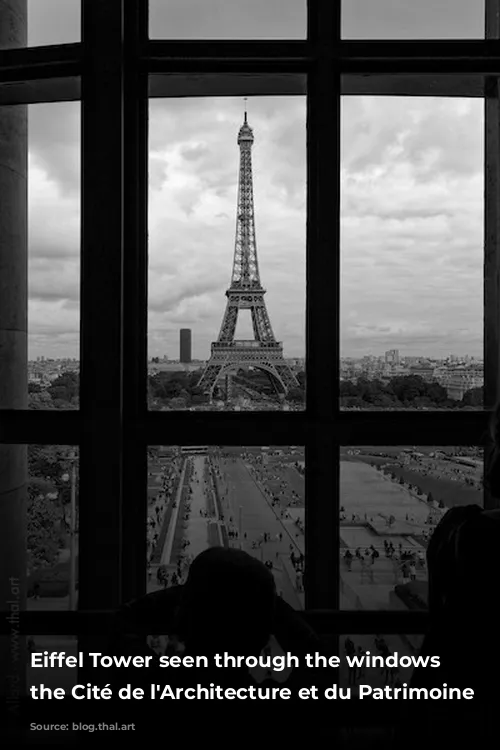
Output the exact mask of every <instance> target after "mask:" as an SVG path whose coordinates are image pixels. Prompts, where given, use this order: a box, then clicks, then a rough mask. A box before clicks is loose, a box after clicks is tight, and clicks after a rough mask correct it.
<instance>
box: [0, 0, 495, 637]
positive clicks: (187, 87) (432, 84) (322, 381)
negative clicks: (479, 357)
mask: <svg viewBox="0 0 500 750" xmlns="http://www.w3.org/2000/svg"><path fill="white" fill-rule="evenodd" d="M147 5H148V3H147V2H143V0H126V1H125V0H85V2H82V42H81V43H79V44H70V45H58V46H53V47H43V48H26V49H16V50H8V51H5V52H0V104H18V103H33V102H41V101H44V102H46V101H61V100H65V101H71V100H73V101H76V100H78V99H79V98H80V97H81V103H82V105H81V106H82V198H81V199H82V247H81V344H80V376H81V381H80V382H81V395H80V410H79V412H43V411H33V412H29V411H25V412H20V411H2V412H0V442H2V443H45V444H66V445H78V446H79V448H80V477H81V479H80V497H81V498H82V503H81V505H80V571H79V576H80V581H79V586H80V610H79V611H78V612H76V613H73V612H26V613H22V616H21V631H22V632H24V633H30V632H31V633H49V632H50V633H51V634H57V633H61V634H62V633H70V632H71V633H81V632H86V633H91V632H94V633H95V634H97V633H98V632H101V633H102V632H103V629H102V628H103V625H104V623H105V622H106V621H107V619H106V618H108V617H109V611H110V610H112V609H114V608H115V607H116V606H117V605H118V604H119V603H120V602H121V601H122V600H126V599H128V598H131V597H133V596H136V595H139V594H141V593H144V592H145V585H146V581H145V575H144V571H145V559H146V554H145V552H146V538H145V534H144V533H143V531H142V529H143V526H144V524H143V519H144V518H145V517H146V511H147V455H146V451H147V447H148V445H155V444H167V443H168V442H169V436H171V438H170V442H171V443H172V444H194V443H197V444H198V443H205V444H226V445H240V444H241V435H242V434H244V435H245V442H246V444H248V445H252V444H254V445H255V444H257V445H259V444H264V443H266V444H269V443H270V442H271V443H274V444H288V443H293V444H297V445H304V446H305V450H306V472H307V475H306V509H305V514H306V555H307V565H308V579H307V589H306V609H307V610H308V613H307V616H308V617H310V618H312V621H314V622H316V623H317V624H318V628H319V630H320V632H331V633H333V632H337V633H338V632H351V633H358V632H359V633H374V632H386V633H391V632H392V633H394V632H423V630H424V629H425V626H426V624H427V615H426V613H412V612H408V613H406V612H404V613H399V612H398V613H396V612H375V611H374V612H369V611H365V612H345V611H340V612H339V611H338V604H339V555H338V549H339V546H338V543H339V506H340V501H339V447H340V446H342V445H362V444H364V445H366V444H373V445H377V444H378V445H384V444H393V445H399V444H403V445H404V444H421V445H430V444H436V443H437V444H442V445H451V444H453V445H471V444H477V445H484V446H485V447H486V449H487V451H488V450H489V449H490V448H489V444H488V439H489V438H488V421H489V410H490V409H491V407H492V406H493V405H494V403H496V401H497V399H498V396H499V387H498V384H499V359H500V330H499V329H500V324H499V321H500V313H499V312H498V308H499V307H500V280H499V279H500V273H499V265H500V252H499V238H500V208H499V206H500V201H499V198H500V166H499V165H500V104H499V102H500V96H499V91H498V77H499V76H500V41H499V39H500V30H499V27H500V24H499V16H500V11H499V6H500V0H486V33H487V38H486V39H485V40H484V41H483V40H479V41H476V40H474V41H469V40H466V41H452V42H449V41H432V42H429V41H415V42H413V41H412V42H406V41H405V42H387V41H384V42H371V41H368V42H365V41H363V42H356V41H342V40H341V38H340V28H341V27H340V2H338V3H332V2H331V0H308V13H307V18H308V35H307V39H306V40H304V41H295V40H294V41H290V42H287V41H284V42H282V41H238V42H237V43H236V42H226V41H168V40H161V41H158V40H153V41H151V40H149V39H148V8H147ZM200 72H201V74H200ZM196 74H200V75H199V76H197V75H196ZM446 74H447V75H446ZM304 76H306V77H307V118H308V121H307V180H308V196H307V250H306V277H307V281H306V292H307V300H306V308H307V309H306V321H307V323H306V324H307V351H306V362H307V384H308V394H307V404H306V409H305V411H304V412H302V413H300V412H293V413H272V414H265V413H245V414H241V413H237V414H235V413H210V412H207V413H204V414H203V416H200V415H199V414H196V413H190V412H187V413H166V412H149V411H148V409H147V401H146V394H147V388H146V383H147V185H148V180H147V159H148V152H147V147H148V134H147V117H148V97H149V95H150V86H151V81H153V82H154V85H155V87H156V88H155V94H154V95H162V92H164V93H166V94H167V95H171V96H172V95H174V94H173V93H172V92H173V91H174V88H173V86H174V84H175V86H177V87H178V88H177V90H179V87H180V90H181V91H189V95H190V96H197V95H199V96H201V95H203V96H210V95H221V94H220V93H214V92H221V91H222V94H225V95H227V96H229V95H241V94H242V92H243V91H245V90H248V87H249V84H251V86H253V87H254V88H255V90H256V91H260V92H264V93H273V94H275V95H276V94H279V93H280V92H281V93H283V92H284V93H285V94H288V93H289V92H290V90H295V88H296V89H297V93H302V94H303V80H304ZM251 86H250V88H251ZM245 87H247V88H246V89H245ZM301 87H302V88H301ZM391 91H392V93H393V94H394V93H396V94H397V95H434V96H437V95H440V96H442V95H445V94H446V92H448V93H449V95H452V96H483V97H484V98H485V102H486V104H485V129H486V131H485V132H486V154H485V158H486V172H485V189H486V200H485V284H484V291H485V314H484V357H485V388H484V391H485V404H484V407H485V408H484V411H473V412H472V411H471V412H464V413H454V412H450V413H446V412H423V413H422V412H390V413H384V412H377V413H373V412H353V413H349V412H345V411H341V410H340V409H339V377H338V373H339V363H340V350H339V336H338V331H339V322H340V96H341V95H352V94H361V93H362V94H371V95H387V94H388V93H390V92H391ZM426 92H427V93H426ZM332 175H335V176H336V177H335V178H332ZM96 248H98V250H97V249H96ZM103 321H106V325H103ZM336 332H337V335H336ZM103 380H105V381H107V382H109V383H112V384H113V386H112V387H111V388H109V389H107V390H106V391H105V392H104V393H103V388H102V383H103ZM271 435H272V438H271V437H270V436H271ZM325 435H326V437H325ZM103 456H106V461H107V467H109V468H108V471H107V474H106V475H105V474H104V472H103V471H102V468H101V467H102V463H101V460H102V457H103ZM332 456H334V457H335V460H334V461H332ZM326 499H327V501H326ZM485 506H486V507H497V506H498V501H497V500H496V499H494V498H492V497H490V496H489V495H488V494H486V493H485ZM100 526H102V527H103V528H106V529H107V534H106V536H104V535H103V533H102V531H101V530H100V528H99V527H100ZM142 537H143V538H142ZM125 551H126V554H125ZM1 622H2V632H4V630H6V622H5V618H4V617H2V619H1Z"/></svg>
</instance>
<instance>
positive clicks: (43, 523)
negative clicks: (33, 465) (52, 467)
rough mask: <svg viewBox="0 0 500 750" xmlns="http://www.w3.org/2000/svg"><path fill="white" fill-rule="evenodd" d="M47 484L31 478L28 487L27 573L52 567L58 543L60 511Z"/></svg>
mask: <svg viewBox="0 0 500 750" xmlns="http://www.w3.org/2000/svg"><path fill="white" fill-rule="evenodd" d="M52 492H54V486H53V484H52V483H51V482H47V481H46V480H43V479H39V478H32V479H30V481H29V483H28V507H27V511H28V529H27V537H28V539H27V542H28V566H29V569H30V570H36V569H37V568H40V567H43V566H47V565H53V564H54V563H56V562H57V560H58V558H59V549H60V547H61V543H62V533H61V511H60V508H59V507H58V504H57V500H53V499H51V498H50V497H48V495H49V494H50V493H52Z"/></svg>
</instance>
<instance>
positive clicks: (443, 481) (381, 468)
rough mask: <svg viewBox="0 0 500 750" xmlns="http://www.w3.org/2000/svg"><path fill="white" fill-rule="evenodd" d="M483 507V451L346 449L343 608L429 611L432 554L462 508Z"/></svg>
mask: <svg viewBox="0 0 500 750" xmlns="http://www.w3.org/2000/svg"><path fill="white" fill-rule="evenodd" d="M469 504H477V505H481V506H482V505H483V449H482V448H476V447H470V448H463V447H450V446H447V447H442V446H438V447H437V446H431V447H429V446H425V447H424V446H391V447H387V446H384V447H379V446H378V447H374V446H372V447H370V446H357V447H343V448H342V449H341V454H340V505H341V507H340V545H341V548H340V592H341V601H340V604H341V608H343V609H359V610H362V609H389V610H390V609H398V610H399V609H412V610H414V609H427V603H428V574H427V565H426V549H427V544H428V542H429V539H430V538H431V536H432V534H433V532H434V530H435V528H436V525H437V523H438V522H439V520H440V519H441V518H442V516H443V515H444V514H445V513H446V511H447V510H448V508H451V507H453V506H455V505H469Z"/></svg>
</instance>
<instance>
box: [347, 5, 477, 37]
mask: <svg viewBox="0 0 500 750" xmlns="http://www.w3.org/2000/svg"><path fill="white" fill-rule="evenodd" d="M484 14H485V7H484V0H474V2H470V0H439V2H436V0H420V1H419V2H418V3H416V2H414V0H342V38H343V39H483V38H484V33H485V25H484Z"/></svg>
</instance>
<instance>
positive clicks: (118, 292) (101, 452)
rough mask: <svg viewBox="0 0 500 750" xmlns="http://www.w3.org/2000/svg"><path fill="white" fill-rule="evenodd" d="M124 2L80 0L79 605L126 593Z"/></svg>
mask: <svg viewBox="0 0 500 750" xmlns="http://www.w3.org/2000/svg"><path fill="white" fill-rule="evenodd" d="M122 27H123V2H120V1H119V0H117V1H116V2H112V3H109V2H106V3H104V2H102V0H85V2H84V3H82V38H83V49H84V62H83V80H82V269H81V345H80V346H81V354H80V363H81V365H80V366H81V391H80V406H81V413H82V418H83V420H84V430H83V436H82V443H81V450H80V514H79V515H80V534H79V539H80V550H79V607H80V608H81V609H99V608H101V607H110V606H117V605H118V604H119V602H120V599H121V586H120V583H121V581H120V572H121V571H120V557H121V531H120V517H121V494H122V475H121V469H122V460H123V457H122V276H123V264H122V261H123V64H122V58H123V32H122Z"/></svg>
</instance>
